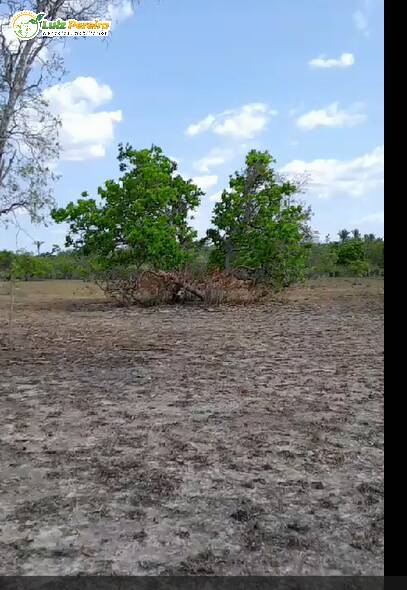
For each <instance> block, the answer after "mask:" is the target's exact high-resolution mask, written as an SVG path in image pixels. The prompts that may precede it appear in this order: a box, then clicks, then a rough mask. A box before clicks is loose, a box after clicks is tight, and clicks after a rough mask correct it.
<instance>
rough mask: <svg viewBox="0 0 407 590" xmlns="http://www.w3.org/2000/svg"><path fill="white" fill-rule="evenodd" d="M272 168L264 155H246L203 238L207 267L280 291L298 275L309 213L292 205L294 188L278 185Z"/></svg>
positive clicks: (288, 184) (283, 182) (284, 183)
mask: <svg viewBox="0 0 407 590" xmlns="http://www.w3.org/2000/svg"><path fill="white" fill-rule="evenodd" d="M274 163H275V160H274V159H273V158H272V156H271V155H270V154H269V152H267V151H266V152H259V151H256V150H253V151H251V152H250V153H249V154H248V156H247V158H246V166H245V168H244V169H243V170H242V171H239V172H236V173H235V174H234V175H233V176H232V177H231V178H230V189H229V190H228V191H227V190H225V191H224V192H223V194H222V198H221V201H220V202H219V203H217V204H216V206H215V209H214V215H213V218H212V223H213V225H214V228H213V229H210V230H208V234H207V235H208V238H209V239H210V240H211V241H212V243H213V244H214V250H213V251H212V253H211V258H212V263H213V264H215V265H218V266H220V267H221V268H224V269H226V270H227V271H230V270H233V269H245V270H246V271H247V272H248V273H249V275H251V276H252V277H254V278H256V279H257V280H263V281H268V282H270V283H271V284H273V285H274V286H275V287H281V286H287V285H289V284H290V283H291V282H293V281H295V280H297V279H298V278H299V277H300V276H301V275H302V272H303V269H304V265H305V258H306V252H305V245H304V243H305V241H307V240H308V241H310V231H309V228H308V225H307V222H308V221H309V218H310V210H309V209H306V208H305V207H304V206H303V205H301V204H300V203H298V202H296V201H295V198H294V197H295V195H296V194H297V193H298V190H299V189H298V186H297V185H295V184H293V183H291V182H289V181H287V180H284V179H280V178H279V177H278V175H277V174H276V172H275V170H274V168H273V164H274Z"/></svg>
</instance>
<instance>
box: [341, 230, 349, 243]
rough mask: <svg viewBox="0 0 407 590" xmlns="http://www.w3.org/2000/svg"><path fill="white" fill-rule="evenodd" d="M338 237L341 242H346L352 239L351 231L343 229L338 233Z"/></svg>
mask: <svg viewBox="0 0 407 590" xmlns="http://www.w3.org/2000/svg"><path fill="white" fill-rule="evenodd" d="M338 236H339V239H340V241H341V242H346V241H348V240H349V238H350V231H349V230H347V229H341V231H340V232H339V233H338Z"/></svg>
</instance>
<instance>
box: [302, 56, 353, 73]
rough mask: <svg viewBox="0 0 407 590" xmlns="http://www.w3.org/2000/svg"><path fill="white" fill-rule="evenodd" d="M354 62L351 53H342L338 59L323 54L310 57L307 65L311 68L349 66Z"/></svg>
mask: <svg viewBox="0 0 407 590" xmlns="http://www.w3.org/2000/svg"><path fill="white" fill-rule="evenodd" d="M354 64H355V56H354V55H353V53H342V55H341V57H339V58H338V59H327V58H325V57H324V56H321V57H317V58H315V59H312V60H311V61H310V62H309V65H310V66H311V67H312V68H323V69H324V68H325V69H328V68H350V67H352V66H353V65H354Z"/></svg>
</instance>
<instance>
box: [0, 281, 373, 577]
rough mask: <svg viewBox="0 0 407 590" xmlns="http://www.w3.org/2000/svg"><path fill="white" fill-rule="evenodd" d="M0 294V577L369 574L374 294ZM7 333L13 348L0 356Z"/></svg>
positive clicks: (325, 290) (348, 286) (316, 290)
mask: <svg viewBox="0 0 407 590" xmlns="http://www.w3.org/2000/svg"><path fill="white" fill-rule="evenodd" d="M8 289H9V285H2V286H1V285H0V460H1V466H2V474H1V481H0V573H3V574H6V573H7V574H12V573H18V574H57V575H60V574H71V575H72V574H78V573H95V574H112V573H113V574H124V575H126V574H136V575H156V574H165V575H168V574H182V575H183V574H186V575H189V574H219V575H224V574H225V575H236V574H243V575H244V574H276V575H277V574H283V575H285V574H329V575H334V574H339V575H343V574H345V575H352V574H363V575H373V574H382V573H383V561H382V560H383V358H384V357H383V330H382V324H383V290H382V284H381V283H380V282H376V281H371V282H367V281H365V282H359V284H358V285H354V284H353V283H352V281H342V282H340V281H339V282H338V281H335V282H329V283H328V282H326V283H323V282H322V283H320V282H316V283H313V284H308V285H307V286H306V287H301V288H296V289H293V290H292V291H291V292H290V293H289V294H288V296H287V298H286V301H285V302H284V303H268V304H262V305H258V306H255V307H251V308H245V307H240V308H239V307H237V308H233V307H223V308H217V309H209V310H208V309H204V308H201V307H184V308H181V307H173V308H161V309H149V310H140V309H131V310H125V309H117V308H115V307H113V306H111V305H107V304H106V303H104V302H103V299H102V297H101V296H100V294H98V293H97V292H96V291H95V290H92V288H90V287H88V286H83V285H80V284H68V283H59V284H55V283H40V284H28V285H19V286H18V288H17V292H16V304H15V309H14V313H13V322H12V329H11V330H10V326H9V304H10V298H9V296H8ZM10 340H11V346H10Z"/></svg>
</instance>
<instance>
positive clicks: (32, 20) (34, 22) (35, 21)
mask: <svg viewBox="0 0 407 590" xmlns="http://www.w3.org/2000/svg"><path fill="white" fill-rule="evenodd" d="M28 22H29V23H30V24H31V25H36V24H37V20H36V19H35V18H32V19H30V20H29V21H28Z"/></svg>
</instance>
